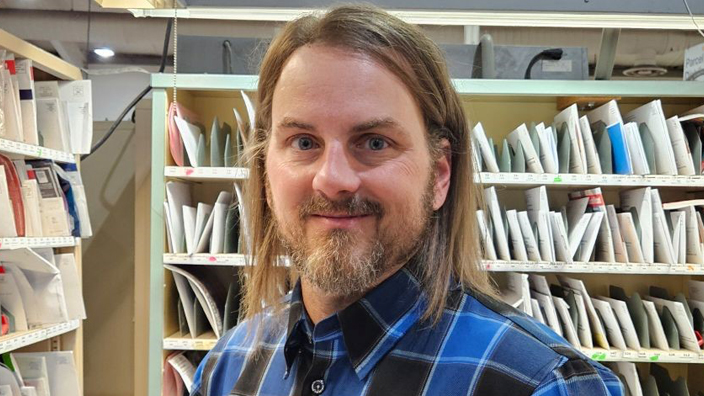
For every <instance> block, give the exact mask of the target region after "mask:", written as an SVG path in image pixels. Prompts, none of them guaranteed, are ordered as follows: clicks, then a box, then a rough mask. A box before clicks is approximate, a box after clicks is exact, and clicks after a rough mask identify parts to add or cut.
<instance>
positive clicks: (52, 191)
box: [0, 154, 92, 238]
mask: <svg viewBox="0 0 704 396" xmlns="http://www.w3.org/2000/svg"><path fill="white" fill-rule="evenodd" d="M0 218H1V219H2V221H0V238H5V237H57V236H74V237H80V238H87V237H90V236H91V235H92V229H91V225H90V217H89V214H88V203H87V201H86V193H85V187H84V186H83V182H82V180H81V175H80V173H79V172H78V170H77V167H76V165H75V164H63V163H62V164H58V163H54V162H52V161H48V160H14V161H12V160H10V159H9V158H8V157H6V156H4V155H2V154H0Z"/></svg>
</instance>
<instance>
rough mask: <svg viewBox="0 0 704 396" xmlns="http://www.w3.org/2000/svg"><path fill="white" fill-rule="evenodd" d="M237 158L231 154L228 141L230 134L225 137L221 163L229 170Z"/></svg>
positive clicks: (229, 141) (230, 142)
mask: <svg viewBox="0 0 704 396" xmlns="http://www.w3.org/2000/svg"><path fill="white" fill-rule="evenodd" d="M236 161H237V157H235V156H234V155H233V154H232V141H231V139H230V134H229V133H228V134H227V135H225V149H224V151H223V162H224V163H225V166H226V167H228V168H231V167H233V166H235V163H236Z"/></svg>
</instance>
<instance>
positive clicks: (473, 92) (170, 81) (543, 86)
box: [151, 73, 704, 99]
mask: <svg viewBox="0 0 704 396" xmlns="http://www.w3.org/2000/svg"><path fill="white" fill-rule="evenodd" d="M258 81H259V78H258V76H254V75H225V74H179V75H178V76H177V78H176V87H177V88H179V89H187V90H205V91H216V90H217V91H232V90H241V89H242V90H247V91H253V90H256V88H257V83H258ZM452 82H453V84H454V86H455V89H457V92H458V93H459V94H460V95H466V96H494V97H498V96H508V97H511V96H544V97H558V96H598V97H610V96H620V97H646V98H667V97H681V98H682V97H691V98H701V96H702V94H701V93H702V91H704V82H701V81H648V82H647V83H646V82H643V81H621V80H609V81H597V80H578V81H573V80H489V79H486V80H485V79H465V78H456V79H453V80H452ZM151 85H152V87H153V88H154V89H170V88H173V85H174V78H173V74H168V73H159V74H152V81H151ZM466 99H472V98H471V97H470V98H466Z"/></svg>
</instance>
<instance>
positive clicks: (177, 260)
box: [164, 253, 247, 267]
mask: <svg viewBox="0 0 704 396" xmlns="http://www.w3.org/2000/svg"><path fill="white" fill-rule="evenodd" d="M246 263H247V260H246V256H245V255H243V254H207V253H199V254H194V255H188V254H186V253H176V254H174V253H166V254H164V264H185V265H219V266H229V267H242V266H245V265H246Z"/></svg>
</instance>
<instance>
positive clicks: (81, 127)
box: [59, 80, 93, 154]
mask: <svg viewBox="0 0 704 396" xmlns="http://www.w3.org/2000/svg"><path fill="white" fill-rule="evenodd" d="M91 90H92V87H91V80H77V81H62V82H61V83H60V84H59V98H60V99H61V101H63V102H64V103H65V105H66V113H67V116H68V122H69V135H70V145H71V152H72V153H75V154H87V153H89V152H90V149H91V143H92V141H93V99H92V92H91Z"/></svg>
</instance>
